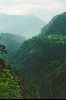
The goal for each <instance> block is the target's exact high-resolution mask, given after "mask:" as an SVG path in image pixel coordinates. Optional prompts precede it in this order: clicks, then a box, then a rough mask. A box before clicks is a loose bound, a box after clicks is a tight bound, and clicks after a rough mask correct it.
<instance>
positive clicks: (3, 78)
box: [0, 69, 21, 99]
mask: <svg viewBox="0 0 66 100" xmlns="http://www.w3.org/2000/svg"><path fill="white" fill-rule="evenodd" d="M18 82H19V80H18V79H17V78H16V77H15V76H13V75H12V74H11V72H10V71H9V70H7V69H3V71H2V72H0V99H20V98H21V95H20V92H19V84H18Z"/></svg>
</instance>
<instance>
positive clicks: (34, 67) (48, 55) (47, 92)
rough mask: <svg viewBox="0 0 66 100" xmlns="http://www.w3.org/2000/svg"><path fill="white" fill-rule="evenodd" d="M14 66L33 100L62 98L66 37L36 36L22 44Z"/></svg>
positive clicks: (65, 64) (65, 61)
mask: <svg viewBox="0 0 66 100" xmlns="http://www.w3.org/2000/svg"><path fill="white" fill-rule="evenodd" d="M14 64H15V66H16V67H13V69H14V70H15V71H16V70H17V72H18V73H19V75H20V76H22V79H23V78H24V84H25V86H26V88H27V91H28V92H29V93H30V94H32V96H33V98H46V99H48V98H65V96H66V93H65V91H66V88H65V84H66V82H65V80H66V78H65V70H66V67H65V66H66V36H64V35H53V34H51V35H48V36H47V35H42V36H40V35H39V36H38V37H33V38H32V39H29V40H27V41H25V42H24V43H23V44H22V46H21V48H20V50H19V51H18V53H17V55H15V61H14ZM60 82H61V84H60Z"/></svg>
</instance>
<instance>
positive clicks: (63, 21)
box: [41, 12, 66, 35]
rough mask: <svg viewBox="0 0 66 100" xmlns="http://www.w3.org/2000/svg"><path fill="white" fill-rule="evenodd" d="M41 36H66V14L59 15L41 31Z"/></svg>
mask: <svg viewBox="0 0 66 100" xmlns="http://www.w3.org/2000/svg"><path fill="white" fill-rule="evenodd" d="M41 34H45V35H49V34H64V35H66V12H65V13H62V14H60V15H57V16H55V17H53V18H52V20H51V21H50V22H49V24H47V25H46V26H45V27H44V28H42V30H41Z"/></svg>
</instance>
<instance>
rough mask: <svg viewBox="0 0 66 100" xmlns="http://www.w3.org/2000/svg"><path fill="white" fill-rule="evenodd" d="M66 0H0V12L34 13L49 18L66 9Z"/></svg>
mask: <svg viewBox="0 0 66 100" xmlns="http://www.w3.org/2000/svg"><path fill="white" fill-rule="evenodd" d="M65 4H66V0H0V13H7V14H17V15H19V14H20V15H24V14H35V15H36V16H39V17H41V18H42V19H45V20H46V21H47V20H49V19H50V18H51V17H52V16H54V15H56V14H59V13H62V12H65V11H66V6H65Z"/></svg>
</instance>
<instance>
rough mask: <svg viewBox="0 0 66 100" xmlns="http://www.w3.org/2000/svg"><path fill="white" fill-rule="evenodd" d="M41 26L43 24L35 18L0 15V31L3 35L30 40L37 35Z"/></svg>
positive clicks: (43, 23)
mask: <svg viewBox="0 0 66 100" xmlns="http://www.w3.org/2000/svg"><path fill="white" fill-rule="evenodd" d="M43 25H45V22H43V21H42V20H41V19H40V18H38V17H36V16H31V15H30V16H22V15H3V14H2V15H0V31H2V32H4V33H13V34H18V35H22V36H23V37H24V36H25V37H26V38H30V37H32V36H35V35H37V34H39V32H40V29H41V28H42V27H43Z"/></svg>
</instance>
